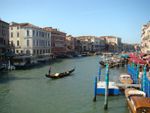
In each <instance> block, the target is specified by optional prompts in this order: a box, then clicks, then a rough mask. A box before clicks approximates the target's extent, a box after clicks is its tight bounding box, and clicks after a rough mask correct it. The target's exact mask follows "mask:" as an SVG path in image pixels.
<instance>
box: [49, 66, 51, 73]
mask: <svg viewBox="0 0 150 113" xmlns="http://www.w3.org/2000/svg"><path fill="white" fill-rule="evenodd" d="M50 74H51V66H50V67H49V75H50Z"/></svg>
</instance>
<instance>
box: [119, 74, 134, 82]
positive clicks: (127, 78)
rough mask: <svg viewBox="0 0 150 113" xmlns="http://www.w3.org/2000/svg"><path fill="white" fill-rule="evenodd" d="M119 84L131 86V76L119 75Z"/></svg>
mask: <svg viewBox="0 0 150 113" xmlns="http://www.w3.org/2000/svg"><path fill="white" fill-rule="evenodd" d="M120 82H121V83H123V84H133V80H132V78H131V76H130V75H128V74H121V75H120Z"/></svg>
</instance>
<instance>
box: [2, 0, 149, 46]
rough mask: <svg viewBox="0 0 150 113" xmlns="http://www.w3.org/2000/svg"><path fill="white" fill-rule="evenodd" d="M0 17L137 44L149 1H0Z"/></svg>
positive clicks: (75, 34) (6, 19) (72, 33)
mask: <svg viewBox="0 0 150 113" xmlns="http://www.w3.org/2000/svg"><path fill="white" fill-rule="evenodd" d="M0 18H1V19H2V20H4V21H6V22H8V23H10V22H12V21H13V22H18V23H22V22H29V23H31V24H34V25H36V26H40V27H46V26H49V27H54V28H58V29H59V30H60V31H63V32H66V33H67V34H68V35H72V36H82V35H91V36H107V35H109V36H110V35H111V36H117V37H120V38H122V42H124V43H140V42H141V28H142V25H144V24H146V23H147V22H149V21H150V0H0Z"/></svg>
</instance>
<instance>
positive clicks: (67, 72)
mask: <svg viewBox="0 0 150 113" xmlns="http://www.w3.org/2000/svg"><path fill="white" fill-rule="evenodd" d="M74 71H75V68H73V69H71V70H69V71H66V72H62V73H55V74H46V75H45V76H46V77H48V78H54V79H56V78H62V77H65V76H69V75H70V74H71V73H72V72H74Z"/></svg>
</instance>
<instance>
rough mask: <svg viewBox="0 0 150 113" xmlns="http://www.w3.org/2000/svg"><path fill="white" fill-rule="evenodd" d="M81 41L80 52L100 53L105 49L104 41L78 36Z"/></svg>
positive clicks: (98, 38)
mask: <svg viewBox="0 0 150 113" xmlns="http://www.w3.org/2000/svg"><path fill="white" fill-rule="evenodd" d="M77 39H78V40H80V41H81V44H82V51H83V52H85V51H89V52H101V51H104V48H105V40H104V39H103V38H100V37H96V36H80V37H77Z"/></svg>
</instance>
